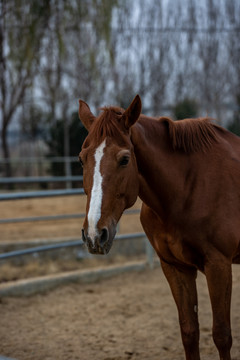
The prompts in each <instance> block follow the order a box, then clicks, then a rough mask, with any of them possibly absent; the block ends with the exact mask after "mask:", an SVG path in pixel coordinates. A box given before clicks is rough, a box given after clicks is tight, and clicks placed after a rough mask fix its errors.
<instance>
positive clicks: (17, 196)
mask: <svg viewBox="0 0 240 360" xmlns="http://www.w3.org/2000/svg"><path fill="white" fill-rule="evenodd" d="M79 180H80V181H82V176H66V177H64V176H63V177H29V178H23V177H18V178H2V179H0V184H9V183H12V184H23V183H28V184H31V183H39V182H63V183H64V182H69V181H71V182H73V181H79ZM76 194H78V195H79V194H81V195H82V194H84V190H83V189H82V188H80V189H60V190H44V191H43V190H41V191H24V192H10V193H1V194H0V201H7V200H21V199H31V198H42V197H53V196H70V195H76ZM124 213H125V214H129V215H131V214H136V213H139V210H138V209H130V210H126V211H125V212H124ZM83 217H85V214H83V213H79V214H76V213H75V214H60V215H49V216H33V217H22V218H8V219H0V224H9V223H24V222H33V221H48V220H63V219H65V220H66V219H74V218H75V219H76V218H83ZM145 237H146V236H145V234H144V233H132V234H126V235H118V236H116V239H117V240H123V239H137V238H145ZM80 245H83V242H82V240H75V241H68V242H61V243H59V244H50V245H44V246H38V247H33V248H27V249H21V250H16V251H11V252H7V253H2V254H0V260H3V259H8V258H12V257H16V256H21V255H27V254H33V253H37V252H43V251H50V250H56V249H60V248H67V247H74V246H80ZM146 256H147V263H148V264H149V266H150V267H153V249H152V247H151V245H150V244H149V242H148V241H146Z"/></svg>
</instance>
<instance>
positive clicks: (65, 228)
mask: <svg viewBox="0 0 240 360" xmlns="http://www.w3.org/2000/svg"><path fill="white" fill-rule="evenodd" d="M135 207H136V208H139V207H140V202H138V203H137V204H136V206H135ZM84 210H85V200H84V199H83V198H81V197H78V196H76V197H62V198H52V199H33V200H22V201H16V202H5V203H4V202H2V203H1V206H0V218H8V217H23V216H39V215H47V214H65V213H79V212H84ZM81 225H82V220H79V219H76V220H67V221H50V222H37V223H25V224H20V225H19V224H12V225H0V234H1V236H0V241H2V242H4V241H10V242H11V241H12V242H18V241H19V242H21V241H25V240H32V239H46V238H55V237H78V238H79V237H80V231H81ZM133 231H136V232H138V231H142V228H141V225H140V222H139V215H131V216H124V218H123V220H122V221H121V224H120V232H122V233H124V232H125V233H128V232H133ZM117 261H121V262H123V261H124V259H122V258H121V259H118V260H117ZM58 263H60V262H58ZM76 265H77V264H76ZM87 265H89V264H87V263H86V266H87ZM27 266H28V267H29V268H25V271H26V276H27V277H28V275H29V274H33V273H34V271H35V272H36V274H37V271H38V270H36V269H35V270H34V269H33V264H28V265H27ZM65 266H66V270H67V271H68V270H74V267H75V264H72V263H71V264H67V265H66V263H65ZM43 267H44V273H51V272H56V271H58V270H64V269H62V268H61V267H60V268H58V265H57V263H56V262H55V263H53V262H50V263H48V262H46V263H44V265H43ZM1 269H3V268H1ZM5 270H6V271H7V272H8V273H10V272H11V271H13V269H10V268H8V269H5ZM22 270H23V269H22ZM22 270H20V268H17V269H15V270H14V271H15V272H18V273H20V272H21V271H22ZM40 274H41V271H40ZM10 275H11V274H10ZM14 276H15V275H14ZM198 289H199V291H198V292H199V316H200V328H201V342H200V346H201V354H202V358H203V359H204V360H214V359H216V360H217V359H218V356H217V351H216V348H215V347H214V345H213V341H212V337H211V306H210V303H209V297H208V294H207V287H206V282H205V278H204V276H203V275H201V274H200V275H199V277H198ZM0 324H1V326H0V355H2V356H9V357H12V358H16V359H18V360H184V353H183V348H182V344H181V339H180V332H179V327H178V317H177V311H176V306H175V304H174V301H173V298H172V295H171V293H170V290H169V287H168V284H167V281H166V280H165V278H164V276H163V274H162V272H161V268H160V267H158V268H156V269H154V270H147V271H144V272H142V273H128V274H124V275H119V276H117V277H114V278H112V279H108V280H102V281H99V282H98V283H95V284H84V285H83V284H81V285H80V284H78V285H77V284H74V285H73V284H71V285H68V286H64V287H61V288H58V289H56V290H54V291H51V292H49V293H46V294H44V295H36V296H32V297H28V298H2V299H0ZM232 330H233V338H234V343H233V348H232V359H233V360H239V359H240V265H239V266H237V265H236V266H234V267H233V299H232Z"/></svg>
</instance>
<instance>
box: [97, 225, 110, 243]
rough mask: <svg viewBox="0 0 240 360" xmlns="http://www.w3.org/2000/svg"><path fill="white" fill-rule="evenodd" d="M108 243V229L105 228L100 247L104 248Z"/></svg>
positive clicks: (102, 232)
mask: <svg viewBox="0 0 240 360" xmlns="http://www.w3.org/2000/svg"><path fill="white" fill-rule="evenodd" d="M107 241H108V229H107V228H103V229H102V231H101V235H100V239H99V245H100V246H104V245H105V244H106V242H107Z"/></svg>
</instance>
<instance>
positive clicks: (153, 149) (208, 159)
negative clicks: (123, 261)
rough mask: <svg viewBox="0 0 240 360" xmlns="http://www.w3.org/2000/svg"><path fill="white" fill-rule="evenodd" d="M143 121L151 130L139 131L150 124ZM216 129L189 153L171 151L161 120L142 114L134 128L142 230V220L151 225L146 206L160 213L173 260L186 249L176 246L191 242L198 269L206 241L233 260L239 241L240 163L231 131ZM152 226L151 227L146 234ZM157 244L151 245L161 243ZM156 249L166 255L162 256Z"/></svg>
mask: <svg viewBox="0 0 240 360" xmlns="http://www.w3.org/2000/svg"><path fill="white" fill-rule="evenodd" d="M147 121H148V122H152V124H151V128H152V129H151V131H150V132H147V131H144V134H143V131H142V128H148V124H147V123H146V122H147ZM192 121H197V120H192ZM199 121H202V120H199ZM144 124H145V126H144ZM215 129H216V130H215V131H216V133H217V137H216V139H215V141H214V144H213V145H214V146H212V147H211V148H210V149H207V150H206V149H204V148H203V149H202V151H198V152H191V153H187V154H186V152H184V151H183V150H182V149H179V150H177V151H176V150H173V149H172V148H171V144H170V143H169V141H164V139H166V138H168V133H167V132H168V129H166V124H164V120H161V119H160V120H158V121H156V120H151V119H146V118H144V120H143V121H141V117H140V119H139V121H138V122H137V123H136V125H134V127H133V129H132V142H133V145H134V149H135V155H136V159H137V164H138V171H139V183H140V190H139V196H140V198H141V199H142V201H143V203H144V204H145V205H144V206H143V209H142V214H141V220H142V223H143V226H144V230H145V227H146V225H144V224H146V223H147V226H148V228H149V224H151V218H152V216H151V215H150V216H149V217H148V219H147V221H146V220H144V217H146V216H147V213H148V212H147V211H146V207H149V208H150V209H152V210H153V211H154V212H155V213H156V214H157V215H158V217H159V223H161V226H162V232H163V234H164V233H165V234H167V235H168V236H167V238H168V239H169V241H168V243H169V244H168V248H169V247H173V249H172V252H173V253H174V254H175V258H176V260H177V257H179V256H180V254H183V253H185V252H182V251H179V249H178V247H181V248H184V247H186V246H189V247H190V248H191V249H192V251H193V253H194V255H195V257H196V253H198V255H197V263H196V264H194V263H193V264H192V265H193V266H196V267H197V268H198V269H199V270H202V271H203V270H204V269H203V267H202V264H203V263H204V257H206V256H207V254H208V252H210V250H211V247H210V244H211V246H212V247H213V248H216V249H217V250H218V251H219V252H220V253H222V254H223V255H224V256H226V257H227V258H229V259H231V260H233V259H234V257H236V256H237V254H238V252H239V243H240V162H239V161H238V160H237V159H240V144H239V141H236V138H235V136H234V135H231V134H229V133H227V132H225V131H224V130H223V129H221V128H220V129H219V128H217V127H216V128H215ZM154 138H155V139H154ZM225 138H226V139H225ZM229 138H230V139H229ZM229 140H230V141H231V142H229ZM237 140H238V139H237ZM234 142H236V145H237V147H236V146H235V144H234ZM231 143H233V144H234V148H233V147H232V146H231ZM152 144H153V145H152ZM204 151H205V152H204ZM144 153H147V157H146V156H144ZM149 159H151V161H149ZM144 160H145V161H144ZM223 219H224V221H223ZM153 229H154V226H152V229H151V230H150V232H152V231H153ZM165 241H166V240H165ZM155 242H156V245H155V244H154V243H153V246H154V248H155V249H156V248H157V247H159V246H160V245H159V243H160V244H162V241H155ZM180 243H181V245H180ZM177 244H179V245H177ZM157 253H158V255H159V256H160V257H162V258H164V254H161V252H159V251H157ZM187 253H189V251H187ZM179 260H180V259H179ZM199 263H200V264H201V266H200V267H199V265H198V264H199Z"/></svg>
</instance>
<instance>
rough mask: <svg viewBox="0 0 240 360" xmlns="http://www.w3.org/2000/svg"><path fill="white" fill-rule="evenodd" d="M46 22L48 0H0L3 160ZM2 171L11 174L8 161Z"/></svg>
mask: <svg viewBox="0 0 240 360" xmlns="http://www.w3.org/2000/svg"><path fill="white" fill-rule="evenodd" d="M47 21H48V1H47V0H45V1H44V0H42V1H40V2H37V1H33V2H31V3H29V4H28V5H26V2H24V1H6V0H0V83H1V85H0V104H1V106H0V116H1V140H2V150H3V156H4V158H5V159H8V158H9V156H10V154H9V147H8V142H7V130H8V127H9V124H10V122H11V121H12V120H13V118H14V116H15V114H16V111H17V109H18V107H19V105H20V104H21V102H22V101H23V99H24V96H25V93H26V89H27V88H29V87H30V86H31V84H32V80H33V75H34V72H35V71H36V66H37V64H38V61H39V53H40V49H41V41H42V38H43V36H44V31H45V27H46V22H47ZM5 174H6V176H11V167H10V163H8V162H7V163H6V168H5Z"/></svg>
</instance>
